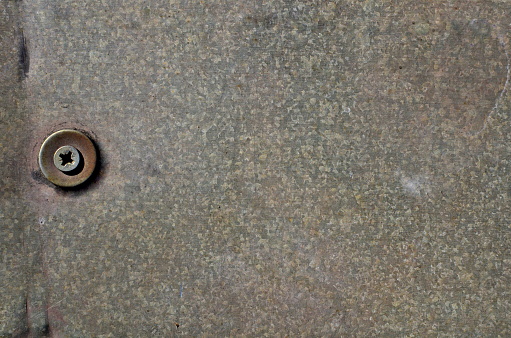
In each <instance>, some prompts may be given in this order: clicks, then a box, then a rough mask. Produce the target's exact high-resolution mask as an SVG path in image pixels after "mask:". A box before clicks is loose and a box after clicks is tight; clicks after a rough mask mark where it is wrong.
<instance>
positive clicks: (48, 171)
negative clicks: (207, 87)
mask: <svg viewBox="0 0 511 338" xmlns="http://www.w3.org/2000/svg"><path fill="white" fill-rule="evenodd" d="M96 160H97V154H96V148H95V147H94V144H93V143H92V141H91V140H90V139H89V138H88V137H87V136H85V135H84V134H83V133H81V132H79V131H77V130H71V129H64V130H60V131H57V132H55V133H53V134H51V135H50V136H48V138H47V139H46V140H45V141H44V142H43V144H42V145H41V150H40V151H39V167H40V168H41V171H42V172H43V175H44V176H45V177H46V178H47V179H48V180H49V181H50V182H52V183H53V184H55V185H58V186H60V187H75V186H77V185H80V184H82V183H83V182H85V181H86V180H87V179H88V178H89V177H90V176H91V175H92V173H93V172H94V169H95V167H96Z"/></svg>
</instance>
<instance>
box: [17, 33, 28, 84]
mask: <svg viewBox="0 0 511 338" xmlns="http://www.w3.org/2000/svg"><path fill="white" fill-rule="evenodd" d="M18 62H19V67H20V76H21V78H22V79H25V78H26V77H28V72H29V71H30V54H29V52H28V44H27V39H26V38H25V35H24V34H23V32H21V38H20V46H19V51H18Z"/></svg>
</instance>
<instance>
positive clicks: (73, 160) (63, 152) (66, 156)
mask: <svg viewBox="0 0 511 338" xmlns="http://www.w3.org/2000/svg"><path fill="white" fill-rule="evenodd" d="M53 164H55V166H56V167H57V168H58V169H59V170H60V171H62V172H69V171H72V170H74V169H76V168H77V167H78V165H79V164H80V153H79V152H78V150H76V148H75V147H72V146H62V147H60V148H59V149H57V151H56V152H55V154H54V155H53Z"/></svg>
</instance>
